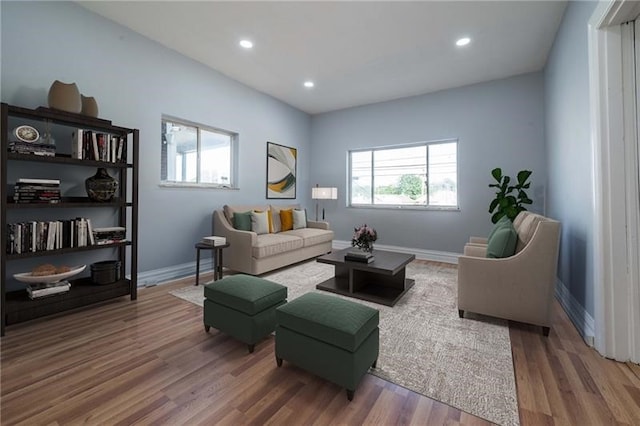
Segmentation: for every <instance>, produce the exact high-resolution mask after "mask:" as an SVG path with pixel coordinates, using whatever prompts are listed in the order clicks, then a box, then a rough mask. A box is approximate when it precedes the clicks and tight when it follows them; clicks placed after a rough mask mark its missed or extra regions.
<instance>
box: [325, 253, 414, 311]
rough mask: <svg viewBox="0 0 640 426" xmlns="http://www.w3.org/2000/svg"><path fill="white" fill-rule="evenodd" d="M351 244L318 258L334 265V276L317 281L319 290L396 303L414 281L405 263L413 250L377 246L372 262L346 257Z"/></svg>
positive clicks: (411, 258)
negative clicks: (406, 269)
mask: <svg viewBox="0 0 640 426" xmlns="http://www.w3.org/2000/svg"><path fill="white" fill-rule="evenodd" d="M349 250H353V249H352V248H347V249H344V250H339V251H335V252H332V253H329V254H327V255H324V256H320V257H319V258H317V259H316V260H317V261H318V262H320V263H328V264H329V265H334V267H335V270H336V272H335V276H334V277H333V278H330V279H328V280H326V281H324V282H321V283H320V284H318V285H316V288H317V289H319V290H325V291H330V292H332V293H337V294H341V295H343V296H349V297H355V298H357V299H362V300H367V301H369V302H374V303H380V304H381V305H386V306H393V305H395V304H396V302H397V301H398V300H400V298H401V297H402V296H403V295H404V294H405V293H406V292H407V290H409V289H410V288H411V287H413V285H414V284H415V280H412V279H410V278H406V277H405V267H406V266H407V264H409V263H410V262H411V261H412V260H413V259H415V258H416V256H415V255H413V254H407V253H397V252H393V251H383V250H374V251H373V255H374V257H375V260H374V261H373V262H371V263H364V262H355V261H345V260H344V255H345V254H346V253H347V252H348V251H349Z"/></svg>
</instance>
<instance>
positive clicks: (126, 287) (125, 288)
mask: <svg viewBox="0 0 640 426" xmlns="http://www.w3.org/2000/svg"><path fill="white" fill-rule="evenodd" d="M69 282H70V283H71V288H70V289H69V291H68V292H65V293H60V294H53V295H49V296H44V297H41V298H37V299H30V298H29V296H28V294H27V291H26V290H20V291H12V292H8V293H7V294H6V299H5V307H4V310H3V315H4V316H5V320H6V323H7V325H11V324H17V323H19V322H23V321H28V320H31V319H35V318H39V317H42V316H46V315H51V314H55V313H58V312H63V311H67V310H70V309H75V308H79V307H82V306H86V305H89V304H92V303H97V302H102V301H105V300H110V299H113V298H115V297H121V296H127V295H129V294H131V285H132V283H131V280H128V279H122V280H119V281H116V282H115V283H111V284H103V285H97V284H93V282H92V281H91V278H89V277H84V278H79V279H76V280H69Z"/></svg>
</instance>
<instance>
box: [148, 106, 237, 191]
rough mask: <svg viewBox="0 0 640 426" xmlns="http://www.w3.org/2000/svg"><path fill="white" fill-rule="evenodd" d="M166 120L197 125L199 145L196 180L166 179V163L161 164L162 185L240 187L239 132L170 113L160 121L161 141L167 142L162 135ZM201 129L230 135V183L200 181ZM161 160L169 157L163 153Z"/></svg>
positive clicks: (175, 186)
mask: <svg viewBox="0 0 640 426" xmlns="http://www.w3.org/2000/svg"><path fill="white" fill-rule="evenodd" d="M165 121H169V122H171V123H174V124H181V125H184V126H188V127H195V128H196V129H197V142H196V143H197V147H196V153H197V154H196V155H197V159H196V167H197V170H196V182H182V181H172V180H165V179H163V177H162V169H163V168H165V167H167V166H168V165H165V164H160V169H161V171H160V174H161V176H160V186H162V187H172V188H213V189H238V185H237V181H238V179H237V178H238V175H237V169H238V168H237V150H238V140H239V134H238V133H237V132H233V131H230V130H225V129H221V128H218V127H213V126H208V125H205V124H201V123H196V122H193V121H190V120H185V119H182V118H177V117H173V116H170V115H162V119H161V122H160V129H161V143H162V144H165V143H166V141H165V140H164V135H162V131H163V129H164V123H165ZM201 130H206V131H208V132H212V133H218V134H222V135H225V136H229V137H230V143H231V146H230V154H231V155H230V159H229V161H230V164H229V170H230V173H229V175H230V176H229V183H228V184H220V183H210V182H200V178H201V177H200V176H201V171H200V155H201V150H200V132H201ZM160 161H161V162H162V161H167V159H166V158H165V157H162V155H161V160H160Z"/></svg>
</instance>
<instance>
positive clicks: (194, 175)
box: [161, 117, 238, 187]
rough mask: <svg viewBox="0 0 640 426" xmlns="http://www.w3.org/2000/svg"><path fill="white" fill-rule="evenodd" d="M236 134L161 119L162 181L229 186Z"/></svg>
mask: <svg viewBox="0 0 640 426" xmlns="http://www.w3.org/2000/svg"><path fill="white" fill-rule="evenodd" d="M237 138H238V134H237V133H233V132H229V131H226V130H220V129H214V128H211V127H206V126H202V125H199V124H195V123H190V122H188V121H184V120H177V119H172V118H166V117H163V118H162V167H161V180H162V182H163V183H175V184H181V185H182V184H184V185H185V186H189V185H194V184H196V185H205V186H214V187H233V186H235V182H234V170H233V169H234V168H233V151H234V148H235V144H236V141H237Z"/></svg>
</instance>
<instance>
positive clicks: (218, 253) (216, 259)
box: [195, 243, 230, 285]
mask: <svg viewBox="0 0 640 426" xmlns="http://www.w3.org/2000/svg"><path fill="white" fill-rule="evenodd" d="M229 245H230V244H229V243H227V244H223V245H221V246H212V245H209V244H203V243H197V244H196V246H195V247H196V253H197V254H196V285H199V284H200V250H213V280H214V281H216V280H219V279H221V278H222V249H224V248H227V247H229Z"/></svg>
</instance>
